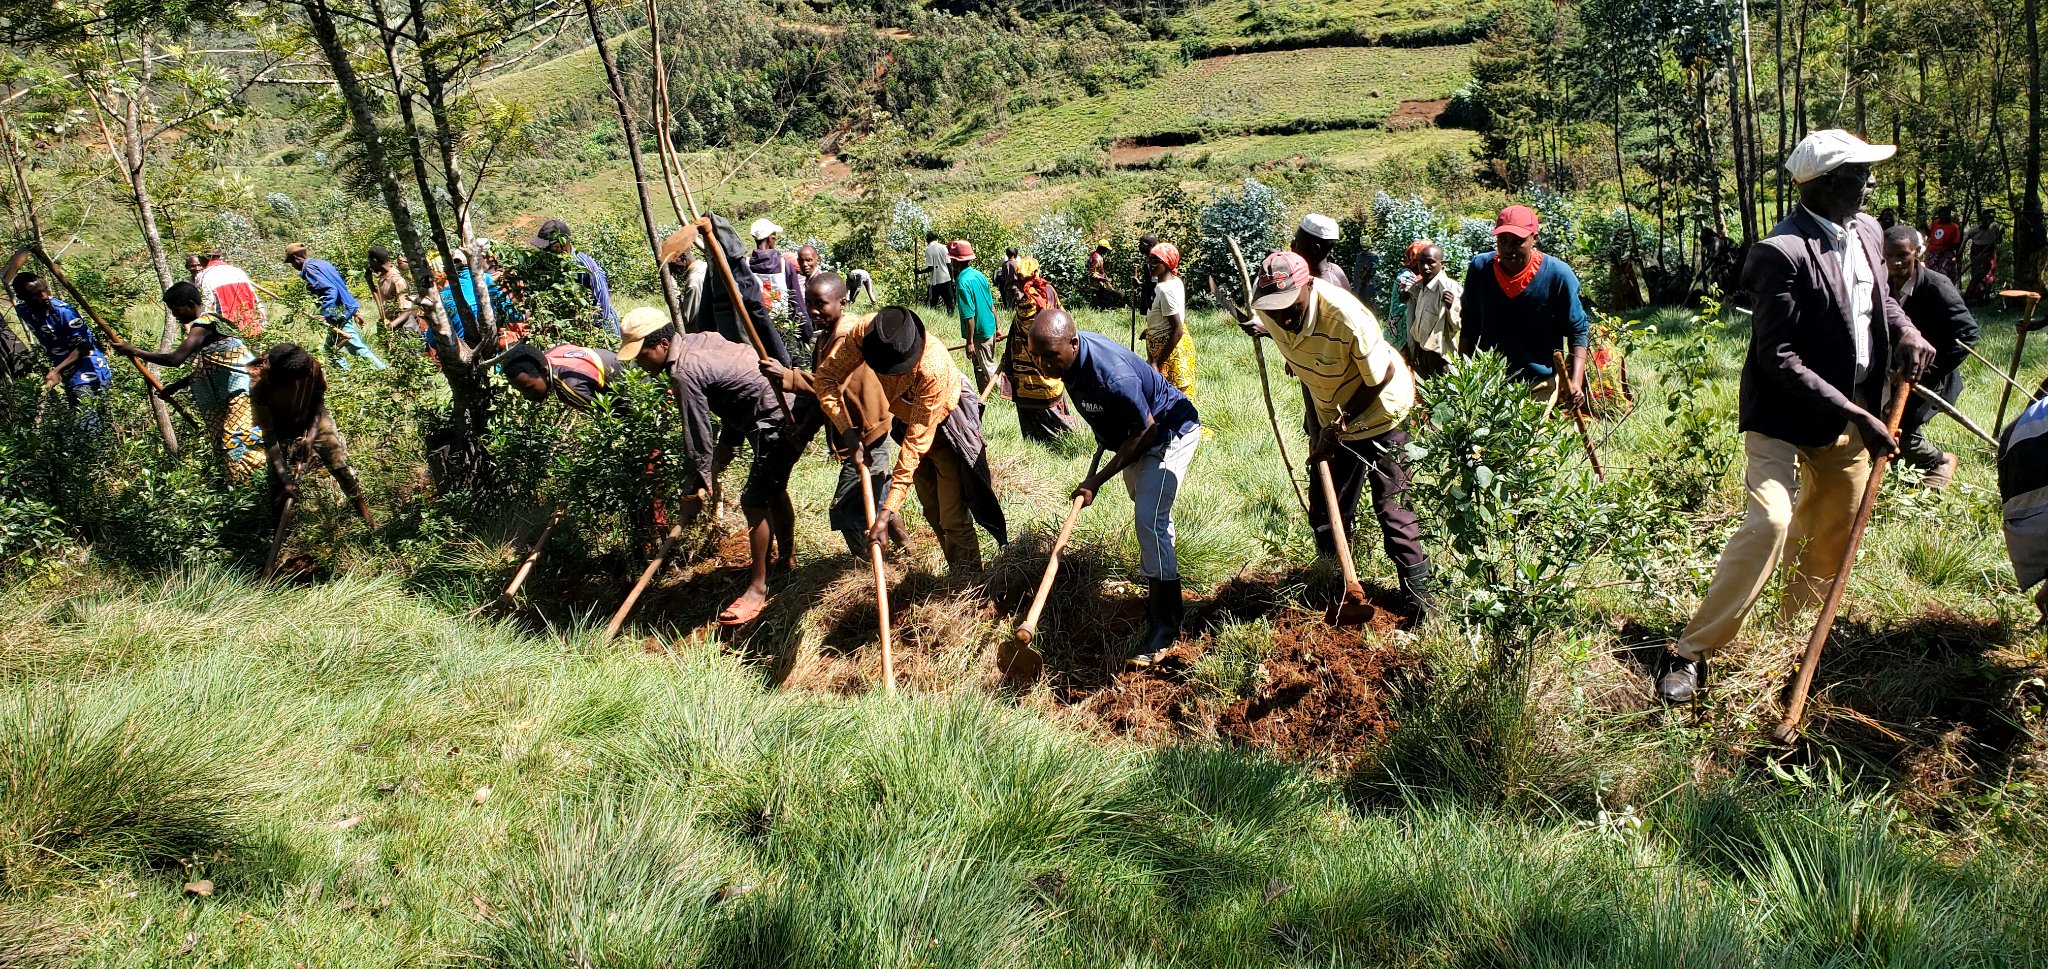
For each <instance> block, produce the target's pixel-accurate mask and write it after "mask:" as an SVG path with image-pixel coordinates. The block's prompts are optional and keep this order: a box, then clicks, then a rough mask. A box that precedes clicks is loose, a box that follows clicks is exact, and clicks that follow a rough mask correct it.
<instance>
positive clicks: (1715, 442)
mask: <svg viewBox="0 0 2048 969" xmlns="http://www.w3.org/2000/svg"><path fill="white" fill-rule="evenodd" d="M1725 329H1727V325H1726V324H1725V323H1723V322H1722V321H1721V303H1720V301H1719V300H1718V299H1715V298H1713V297H1711V296H1710V297H1707V298H1706V299H1704V300H1702V301H1701V304H1700V310H1699V312H1697V313H1695V314H1694V315H1693V317H1692V326H1691V329H1690V330H1689V331H1688V332H1687V333H1686V334H1685V335H1684V337H1682V338H1681V339H1680V340H1678V341H1677V342H1676V343H1675V345H1673V346H1672V350H1671V362H1670V364H1669V365H1668V366H1667V367H1666V368H1665V372H1664V373H1663V375H1662V376H1663V380H1662V383H1663V385H1664V427H1665V429H1666V430H1667V431H1669V432H1670V439H1669V441H1668V442H1667V443H1666V444H1665V446H1664V447H1662V448H1660V449H1659V450H1658V452H1657V463H1658V465H1659V466H1660V467H1661V468H1664V469H1666V470H1667V471H1668V472H1669V473H1666V474H1660V475H1658V477H1659V478H1661V479H1663V481H1664V482H1665V485H1666V487H1667V489H1668V493H1669V494H1670V495H1671V496H1672V498H1673V499H1674V500H1675V501H1676V502H1677V504H1678V507H1679V508H1680V509H1682V510H1684V511H1697V510H1698V509H1699V508H1700V506H1701V505H1704V504H1705V503H1706V501H1707V499H1708V498H1709V497H1711V496H1712V495H1713V494H1714V493H1715V492H1717V491H1719V490H1720V487H1721V482H1722V481H1724V480H1726V478H1727V475H1728V470H1729V469H1730V468H1731V467H1733V466H1734V464H1735V455H1736V454H1738V453H1740V452H1741V449H1740V448H1739V447H1731V446H1730V445H1731V444H1733V443H1734V442H1733V441H1731V440H1730V439H1731V438H1732V437H1734V429H1735V422H1734V421H1733V420H1731V419H1730V415H1729V414H1728V412H1727V410H1726V408H1724V407H1722V406H1720V405H1719V404H1717V403H1716V402H1715V400H1714V399H1713V389H1714V387H1713V385H1714V382H1715V381H1716V380H1717V379H1719V378H1720V377H1721V376H1722V375H1721V373H1720V367H1719V366H1718V364H1717V363H1716V362H1715V358H1714V348H1715V345H1716V344H1717V343H1719V336H1720V333H1721V331H1723V330H1725Z"/></svg>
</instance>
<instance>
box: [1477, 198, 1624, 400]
mask: <svg viewBox="0 0 2048 969" xmlns="http://www.w3.org/2000/svg"><path fill="white" fill-rule="evenodd" d="M1542 228H1543V225H1542V221H1541V219H1539V218H1538V217H1537V215H1536V210H1535V209H1532V208H1530V207H1528V206H1526V205H1510V206H1508V207H1507V208H1504V209H1502V210H1500V218H1499V219H1498V220H1496V221H1495V222H1494V225H1493V241H1494V250H1493V251H1492V252H1482V253H1480V254H1478V255H1476V256H1473V257H1472V265H1471V266H1470V267H1469V268H1468V269H1466V271H1465V298H1464V304H1463V307H1462V308H1463V310H1464V332H1463V333H1461V334H1459V336H1458V352H1459V353H1461V354H1463V355H1465V356H1468V357H1469V356H1471V355H1472V353H1473V351H1475V350H1492V351H1494V352H1496V353H1499V354H1500V355H1501V356H1503V357H1505V358H1507V362H1508V372H1509V373H1511V374H1514V375H1515V376H1517V377H1519V378H1521V379H1523V380H1526V381H1529V382H1530V383H1532V384H1534V385H1535V387H1534V388H1533V390H1534V392H1535V393H1536V394H1537V395H1538V396H1541V397H1549V396H1550V394H1551V390H1552V388H1553V387H1556V388H1557V393H1558V406H1559V407H1565V408H1570V407H1576V406H1578V401H1579V394H1580V393H1581V391H1582V390H1583V389H1584V387H1585V380H1586V346H1587V344H1588V343H1589V342H1590V337H1591V335H1592V324H1591V323H1590V321H1588V320H1587V319H1586V308H1585V307H1584V306H1581V305H1579V276H1578V274H1577V273H1575V272H1572V267H1570V266H1567V265H1565V264H1564V260H1562V259H1559V258H1557V257H1556V256H1553V255H1549V254H1547V253H1544V252H1541V251H1539V250H1538V249H1537V248H1536V237H1537V234H1538V233H1539V232H1540V231H1541V230H1542ZM1566 344H1570V346H1571V353H1570V358H1569V360H1568V361H1567V362H1566V364H1565V374H1564V384H1563V386H1562V387H1558V386H1557V374H1556V373H1554V372H1553V371H1554V370H1555V369H1556V365H1555V354H1556V353H1557V352H1558V351H1559V350H1562V349H1564V347H1565V345H1566Z"/></svg>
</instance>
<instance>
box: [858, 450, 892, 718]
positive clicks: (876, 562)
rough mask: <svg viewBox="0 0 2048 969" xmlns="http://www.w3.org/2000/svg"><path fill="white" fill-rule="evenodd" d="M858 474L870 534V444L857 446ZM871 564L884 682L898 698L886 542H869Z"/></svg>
mask: <svg viewBox="0 0 2048 969" xmlns="http://www.w3.org/2000/svg"><path fill="white" fill-rule="evenodd" d="M853 468H854V472H855V473H856V474H858V475H860V507H861V510H862V511H865V512H867V519H868V531H871V532H872V531H874V530H875V484H874V482H872V481H869V480H868V456H867V445H866V442H861V443H858V444H855V445H854V447H853ZM868 561H869V563H870V564H872V565H873V566H874V567H875V612H876V613H877V614H879V615H880V616H881V624H882V683H883V684H884V686H885V688H886V689H887V690H888V691H889V695H890V696H895V695H896V654H895V652H894V651H893V650H892V649H890V647H889V573H888V570H887V569H885V568H884V567H883V565H882V542H881V540H880V539H876V538H870V539H868Z"/></svg>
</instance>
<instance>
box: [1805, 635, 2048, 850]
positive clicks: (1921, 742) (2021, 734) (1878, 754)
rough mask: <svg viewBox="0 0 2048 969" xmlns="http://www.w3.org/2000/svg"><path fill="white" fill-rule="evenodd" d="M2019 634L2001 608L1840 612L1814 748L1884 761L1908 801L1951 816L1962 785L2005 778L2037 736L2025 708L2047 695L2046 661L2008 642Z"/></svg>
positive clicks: (1810, 736) (1881, 765)
mask: <svg viewBox="0 0 2048 969" xmlns="http://www.w3.org/2000/svg"><path fill="white" fill-rule="evenodd" d="M2013 636H2014V631H2013V629H2012V628H2011V626H2010V624H2008V623H2007V622H2005V621H2004V620H2002V619H1989V620H1987V619H1977V618H1973V617H1970V616H1965V615H1961V614H1959V613H1954V612H1949V611H1947V610H1941V609H1936V610H1934V611H1929V612H1924V613H1921V614H1919V615H1915V616H1912V617H1909V618H1907V619H1905V620H1903V621H1899V622H1883V623H1875V624H1873V623H1868V622H1862V621H1851V620H1838V621H1837V622H1836V624H1835V629H1834V633H1833V635H1831V636H1830V637H1829V639H1828V644H1827V648H1826V649H1825V650H1823V651H1822V653H1821V660H1820V668H1819V669H1818V670H1817V671H1816V672H1815V674H1814V685H1813V694H1812V699H1811V700H1810V701H1809V703H1810V707H1809V709H1810V713H1809V714H1808V717H1807V722H1806V725H1805V731H1806V737H1807V740H1808V743H1807V745H1806V747H1807V750H1808V751H1809V752H1811V751H1816V750H1819V749H1822V748H1833V749H1834V750H1838V751H1840V752H1842V753H1843V754H1844V755H1846V756H1847V757H1848V758H1850V759H1852V760H1853V761H1860V762H1862V763H1863V764H1865V765H1868V766H1871V767H1875V768H1878V769H1880V770H1881V771H1882V772H1884V773H1885V774H1888V775H1890V776H1891V777H1892V778H1894V779H1895V780H1896V782H1897V783H1898V784H1899V787H1900V794H1901V797H1902V799H1903V800H1904V801H1905V802H1906V803H1907V804H1908V805H1909V806H1910V807H1914V808H1918V809H1924V810H1927V811H1929V812H1931V813H1933V814H1934V815H1935V816H1936V817H1945V816H1947V815H1948V814H1949V812H1951V811H1952V810H1953V807H1954V803H1953V802H1954V797H1953V796H1954V795H1956V794H1959V793H1963V792H1966V791H1968V790H1970V789H1975V788H1979V787H1988V786H1997V785H1999V784H2001V783H2003V781H2004V779H2005V775H2006V774H2007V773H2008V771H2009V770H2010V769H2011V768H2012V766H2013V764H2014V759H2015V758H2016V757H2018V756H2020V755H2022V754H2025V753H2026V752H2027V751H2028V750H2029V749H2030V748H2032V747H2035V746H2038V745H2039V743H2040V738H2038V737H2037V736H2035V735H2034V734H2033V733H2032V732H2031V731H2030V729H2029V727H2028V725H2027V718H2026V713H2025V711H2026V709H2027V708H2029V707H2034V708H2038V707H2040V705H2041V704H2042V703H2043V702H2044V700H2048V690H2044V688H2043V687H2042V685H2041V682H2042V677H2043V675H2044V673H2048V669H2044V668H2043V667H2042V665H2041V664H2040V663H2039V661H2027V660H2023V659H2021V658H2019V657H2016V656H2014V655H2013V654H2011V653H2003V652H2000V647H2001V645H2002V644H2004V643H2007V642H2011V641H2012V639H2013ZM1781 697H1782V694H1781Z"/></svg>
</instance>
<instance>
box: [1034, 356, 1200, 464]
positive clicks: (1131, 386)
mask: <svg viewBox="0 0 2048 969" xmlns="http://www.w3.org/2000/svg"><path fill="white" fill-rule="evenodd" d="M1080 336H1081V349H1080V352H1079V353H1077V354H1075V355H1074V365H1073V366H1072V367H1069V368H1067V374H1066V376H1065V377H1064V378H1062V379H1064V380H1065V381H1066V384H1067V397H1068V398H1070V399H1072V400H1073V402H1074V406H1075V407H1076V408H1078V409H1079V410H1080V411H1081V419H1082V420H1085V421H1087V422H1088V429H1089V430H1091V431H1094V432H1095V443H1096V444H1098V445H1101V446H1102V447H1103V448H1104V449H1105V450H1110V451H1114V450H1116V449H1117V448H1118V447H1121V446H1122V445H1123V443H1124V442H1125V441H1126V440H1129V439H1130V437H1131V435H1133V434H1136V433H1138V432H1139V431H1142V430H1144V429H1145V417H1146V416H1147V415H1150V416H1151V418H1152V421H1153V423H1156V424H1158V425H1160V430H1161V432H1162V433H1164V434H1168V435H1181V434H1192V433H1194V431H1195V430H1196V428H1198V427H1200V426H1201V415H1200V414H1198V413H1196V412H1195V402H1194V401H1191V400H1189V399H1188V395H1186V394H1183V393H1181V392H1180V391H1179V390H1177V389H1175V388H1174V386H1173V385H1172V384H1170V383H1167V382H1166V378H1165V377H1163V376H1161V375H1160V373H1159V371H1157V370H1154V369H1152V365H1151V364H1149V363H1146V362H1145V360H1144V358H1142V357H1140V356H1138V355H1137V354H1135V353H1132V352H1131V351H1130V350H1129V349H1127V348H1125V347H1124V345H1123V344H1121V343H1118V342H1116V341H1115V340H1112V339H1109V338H1108V337H1105V336H1101V335H1099V334H1095V333H1090V332H1088V331H1086V330H1083V331H1081V334H1080ZM1161 440H1163V438H1162V439H1161Z"/></svg>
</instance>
